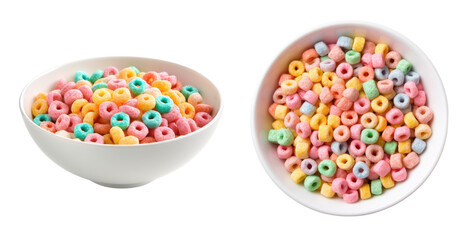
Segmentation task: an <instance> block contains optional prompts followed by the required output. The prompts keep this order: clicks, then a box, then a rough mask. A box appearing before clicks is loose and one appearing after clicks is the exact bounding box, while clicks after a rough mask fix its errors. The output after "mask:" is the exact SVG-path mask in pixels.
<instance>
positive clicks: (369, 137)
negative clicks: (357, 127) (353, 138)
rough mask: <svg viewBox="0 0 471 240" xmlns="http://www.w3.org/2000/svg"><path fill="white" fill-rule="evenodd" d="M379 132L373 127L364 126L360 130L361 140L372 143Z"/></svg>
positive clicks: (375, 140)
mask: <svg viewBox="0 0 471 240" xmlns="http://www.w3.org/2000/svg"><path fill="white" fill-rule="evenodd" d="M378 138H379V133H378V131H376V130H374V129H369V128H365V129H363V130H362V131H361V141H362V142H364V143H366V144H374V143H376V142H377V141H378Z"/></svg>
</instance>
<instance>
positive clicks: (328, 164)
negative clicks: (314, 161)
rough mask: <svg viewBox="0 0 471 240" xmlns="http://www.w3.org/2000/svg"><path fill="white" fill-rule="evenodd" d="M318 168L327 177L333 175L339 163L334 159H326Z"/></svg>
mask: <svg viewBox="0 0 471 240" xmlns="http://www.w3.org/2000/svg"><path fill="white" fill-rule="evenodd" d="M317 170H318V171H319V173H320V174H322V175H324V176H326V177H332V176H334V174H335V172H336V171H337V165H336V164H335V163H334V161H332V160H330V159H325V160H322V162H320V163H319V165H318V167H317Z"/></svg>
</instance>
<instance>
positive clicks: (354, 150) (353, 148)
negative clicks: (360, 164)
mask: <svg viewBox="0 0 471 240" xmlns="http://www.w3.org/2000/svg"><path fill="white" fill-rule="evenodd" d="M365 151H366V144H365V143H364V142H362V141H361V140H357V139H355V140H353V141H351V142H350V145H349V146H348V152H349V153H350V155H353V156H361V155H363V154H365Z"/></svg>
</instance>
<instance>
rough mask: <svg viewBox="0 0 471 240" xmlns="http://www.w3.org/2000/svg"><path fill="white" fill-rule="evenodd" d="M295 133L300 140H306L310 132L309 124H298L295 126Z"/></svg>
mask: <svg viewBox="0 0 471 240" xmlns="http://www.w3.org/2000/svg"><path fill="white" fill-rule="evenodd" d="M285 120H286V118H285ZM285 126H286V124H285ZM296 133H297V134H298V136H300V137H302V138H308V137H309V136H311V133H312V130H311V127H310V126H309V123H307V122H299V123H298V124H296Z"/></svg>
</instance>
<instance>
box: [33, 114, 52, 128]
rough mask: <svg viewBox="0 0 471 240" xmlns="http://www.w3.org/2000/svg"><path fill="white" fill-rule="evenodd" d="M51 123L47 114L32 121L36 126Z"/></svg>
mask: <svg viewBox="0 0 471 240" xmlns="http://www.w3.org/2000/svg"><path fill="white" fill-rule="evenodd" d="M50 121H52V119H51V116H49V114H39V115H38V116H36V117H35V118H34V119H33V122H34V123H36V124H37V125H38V126H39V125H41V123H42V122H50Z"/></svg>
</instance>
